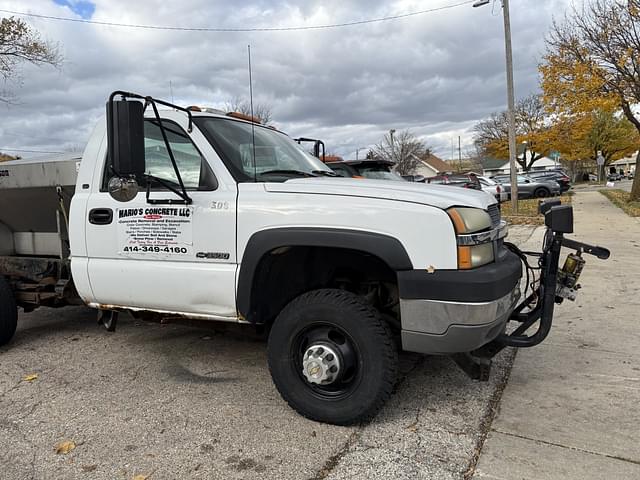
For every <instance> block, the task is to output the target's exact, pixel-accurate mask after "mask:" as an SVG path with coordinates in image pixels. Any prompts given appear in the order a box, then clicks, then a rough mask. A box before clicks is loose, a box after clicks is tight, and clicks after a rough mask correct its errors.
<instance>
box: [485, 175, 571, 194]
mask: <svg viewBox="0 0 640 480" xmlns="http://www.w3.org/2000/svg"><path fill="white" fill-rule="evenodd" d="M491 179H492V180H494V181H496V182H500V184H501V185H502V186H503V187H504V188H505V189H506V190H507V192H508V193H509V194H510V193H511V183H510V180H511V179H510V178H509V175H496V176H495V177H491ZM551 195H560V184H559V183H558V182H556V181H555V180H547V179H544V178H541V179H533V178H529V177H527V176H526V175H518V197H519V198H543V197H549V196H551Z"/></svg>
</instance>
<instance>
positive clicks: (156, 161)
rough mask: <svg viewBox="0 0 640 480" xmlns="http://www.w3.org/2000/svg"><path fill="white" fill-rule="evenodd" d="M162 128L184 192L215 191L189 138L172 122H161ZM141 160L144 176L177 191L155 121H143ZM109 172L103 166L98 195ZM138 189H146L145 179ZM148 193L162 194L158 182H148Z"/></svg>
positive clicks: (208, 171) (211, 176) (208, 169)
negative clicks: (143, 164) (154, 191)
mask: <svg viewBox="0 0 640 480" xmlns="http://www.w3.org/2000/svg"><path fill="white" fill-rule="evenodd" d="M162 125H163V127H164V130H165V133H166V135H167V142H168V143H169V146H170V147H171V151H172V152H173V158H174V159H175V161H176V165H177V167H178V171H179V172H180V177H181V178H182V182H183V184H184V187H185V189H187V190H215V189H216V188H217V187H218V183H217V180H216V178H215V175H214V174H213V171H212V170H211V167H209V164H208V163H207V162H206V160H205V159H204V157H203V156H202V155H201V154H200V152H199V151H198V149H197V148H196V146H195V145H194V144H193V142H192V141H191V138H190V137H189V135H187V133H186V132H185V131H184V130H182V128H181V127H180V126H179V125H178V124H177V123H175V122H172V121H169V120H163V121H162ZM144 160H145V170H144V171H145V173H146V174H148V175H152V176H154V177H157V178H159V179H161V180H163V181H164V182H166V183H168V184H170V185H172V186H173V187H175V188H178V189H179V185H180V184H179V182H178V177H177V175H176V172H175V169H174V168H173V165H172V163H171V157H170V156H169V151H168V150H167V146H166V144H165V142H164V139H163V137H162V131H161V130H160V126H159V125H158V121H157V120H155V119H145V121H144ZM111 176H112V175H111V172H110V170H109V168H108V165H107V164H106V162H105V170H104V175H103V182H102V191H106V190H107V184H108V183H109V179H110V178H111ZM138 182H139V184H140V186H141V187H143V188H146V187H147V181H146V178H139V179H138ZM150 189H151V190H166V188H165V187H163V186H161V185H159V182H157V181H156V182H154V181H152V182H151V185H150Z"/></svg>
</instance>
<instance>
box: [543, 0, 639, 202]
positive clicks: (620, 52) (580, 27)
mask: <svg viewBox="0 0 640 480" xmlns="http://www.w3.org/2000/svg"><path fill="white" fill-rule="evenodd" d="M638 52H640V0H588V1H585V4H584V5H583V6H582V8H579V7H577V6H574V8H573V11H572V12H571V13H569V14H568V15H567V16H566V17H565V18H564V21H563V22H555V23H554V24H553V27H552V29H551V33H550V35H549V36H548V38H547V54H546V56H545V62H546V64H545V65H543V66H542V67H541V70H542V73H543V77H547V79H551V80H553V79H556V80H557V81H556V82H555V84H556V85H553V82H547V86H551V87H554V86H555V88H549V89H548V88H545V98H546V97H549V98H548V100H549V103H550V104H551V105H554V106H557V107H558V109H559V112H558V113H563V112H562V110H569V111H572V110H573V111H576V110H581V111H589V110H593V109H594V107H598V106H599V105H601V104H602V102H604V101H606V100H613V101H615V102H616V103H617V105H618V106H619V107H620V108H621V109H622V111H623V112H624V115H625V116H626V117H627V119H628V120H629V121H630V122H631V123H632V124H633V125H634V126H635V128H636V129H637V130H638V132H640V113H638V111H637V108H634V107H635V106H637V105H638V103H640V57H639V56H638ZM549 73H550V74H551V75H548V74H549ZM634 110H635V111H634ZM639 170H640V153H639V154H638V157H637V159H636V171H639ZM631 199H632V200H638V199H640V181H639V180H638V176H637V175H636V178H635V179H634V182H633V187H632V189H631Z"/></svg>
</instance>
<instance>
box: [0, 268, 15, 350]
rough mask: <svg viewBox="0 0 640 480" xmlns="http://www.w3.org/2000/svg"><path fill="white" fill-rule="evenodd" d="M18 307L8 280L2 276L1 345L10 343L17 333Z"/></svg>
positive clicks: (0, 287) (0, 284) (0, 297)
mask: <svg viewBox="0 0 640 480" xmlns="http://www.w3.org/2000/svg"><path fill="white" fill-rule="evenodd" d="M17 325H18V307H17V306H16V300H15V298H14V297H13V292H12V291H11V287H10V286H9V283H8V282H7V280H6V279H5V278H4V277H2V276H0V346H2V345H5V344H6V343H9V341H10V340H11V339H12V338H13V335H14V334H15V333H16V327H17Z"/></svg>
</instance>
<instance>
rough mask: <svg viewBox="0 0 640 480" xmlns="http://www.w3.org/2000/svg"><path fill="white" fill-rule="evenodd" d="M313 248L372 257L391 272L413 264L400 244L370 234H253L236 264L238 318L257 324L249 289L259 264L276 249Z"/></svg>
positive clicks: (291, 230) (308, 230)
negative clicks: (353, 252)
mask: <svg viewBox="0 0 640 480" xmlns="http://www.w3.org/2000/svg"><path fill="white" fill-rule="evenodd" d="M295 247H313V248H319V249H322V248H325V249H344V250H352V251H356V252H359V253H361V254H365V255H370V256H373V257H376V258H377V259H378V260H380V262H382V263H384V264H385V265H386V267H388V269H389V270H391V271H394V272H396V271H399V270H411V269H413V264H412V263H411V260H410V258H409V255H408V254H407V251H406V250H405V248H404V246H403V245H402V243H400V241H399V240H398V239H397V238H394V237H391V236H389V235H384V234H380V233H374V232H365V231H360V230H352V229H338V228H316V227H283V228H273V229H268V230H261V231H259V232H256V233H254V234H253V235H252V236H251V237H250V238H249V241H248V242H247V245H246V247H245V250H244V254H243V256H242V261H241V263H240V271H239V274H238V285H237V293H236V299H237V300H236V302H237V310H238V313H239V315H240V316H241V317H242V318H244V319H246V320H248V321H250V322H252V323H255V322H256V321H258V322H259V319H257V318H256V315H255V308H254V307H255V305H254V304H253V303H254V299H255V296H254V295H253V293H254V292H253V285H254V283H255V281H256V273H257V272H258V270H259V268H260V265H261V262H262V261H263V260H264V259H265V258H267V257H269V255H270V254H271V253H272V252H274V251H278V250H279V249H285V248H295Z"/></svg>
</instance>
